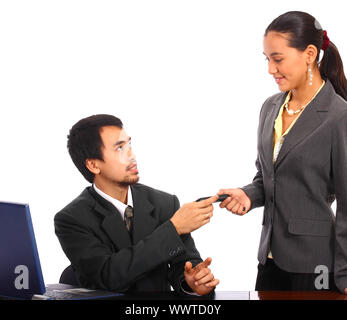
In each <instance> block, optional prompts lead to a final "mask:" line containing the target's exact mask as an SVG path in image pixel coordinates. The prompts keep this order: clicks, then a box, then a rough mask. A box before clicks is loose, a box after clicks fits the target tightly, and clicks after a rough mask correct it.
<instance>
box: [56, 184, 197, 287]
mask: <svg viewBox="0 0 347 320" xmlns="http://www.w3.org/2000/svg"><path fill="white" fill-rule="evenodd" d="M131 190H132V196H133V204H134V221H133V241H132V240H131V238H130V235H129V233H128V230H127V229H126V226H125V223H124V220H123V219H122V217H121V214H120V213H119V211H118V210H117V209H116V208H115V207H114V206H113V205H112V204H111V203H110V202H108V201H107V200H105V199H104V198H103V197H101V196H100V195H99V194H98V193H97V192H95V190H94V188H93V187H87V188H86V189H85V190H84V191H83V192H82V193H81V195H80V196H78V197H77V198H76V199H75V200H73V201H72V202H71V203H70V204H69V205H67V206H66V207H65V208H64V209H62V210H61V211H60V212H58V213H57V214H56V216H55V218H54V223H55V232H56V235H57V236H58V238H59V241H60V244H61V246H62V248H63V250H64V252H65V254H66V256H67V257H68V258H69V260H70V261H71V264H72V266H73V268H74V270H75V273H76V276H77V278H78V280H79V282H80V285H82V286H84V287H87V288H95V289H96V288H98V289H104V290H110V291H117V292H128V291H131V292H134V291H139V292H146V291H147V292H149V291H169V290H170V284H171V285H172V287H173V288H174V289H175V291H177V292H182V291H181V282H182V281H184V265H185V262H186V261H191V262H192V264H193V266H194V265H196V264H198V263H200V262H201V261H202V260H201V258H200V255H199V252H198V251H197V249H196V248H195V244H194V241H193V238H192V237H191V235H190V234H185V235H181V236H179V235H178V233H177V231H176V229H175V227H174V225H173V224H172V222H171V221H170V220H169V219H170V218H171V217H172V216H173V214H174V213H175V212H176V211H177V210H178V209H179V201H178V199H177V197H176V196H173V195H169V194H167V193H165V192H162V191H158V190H155V189H152V188H150V187H147V186H145V185H141V184H136V185H133V186H131Z"/></svg>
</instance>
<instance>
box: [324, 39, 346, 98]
mask: <svg viewBox="0 0 347 320" xmlns="http://www.w3.org/2000/svg"><path fill="white" fill-rule="evenodd" d="M319 71H320V73H321V76H322V78H324V79H329V81H330V82H331V84H332V85H333V87H334V89H335V91H336V93H337V94H339V95H340V96H341V97H342V98H343V99H345V100H346V101H347V80H346V76H345V73H344V71H343V63H342V59H341V56H340V54H339V51H338V50H337V48H336V46H335V45H334V44H333V43H332V42H331V41H330V43H329V46H328V48H327V49H326V50H324V56H323V59H322V61H321V62H320V65H319Z"/></svg>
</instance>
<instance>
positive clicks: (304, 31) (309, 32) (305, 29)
mask: <svg viewBox="0 0 347 320" xmlns="http://www.w3.org/2000/svg"><path fill="white" fill-rule="evenodd" d="M270 31H275V32H280V33H288V34H289V35H290V39H289V46H291V47H293V48H296V49H298V50H301V51H304V50H305V49H306V48H307V46H308V45H310V44H312V45H314V46H316V47H317V49H318V52H319V51H320V49H321V48H322V45H323V29H322V27H321V26H320V24H319V22H318V21H317V20H316V19H315V18H314V17H312V16H311V15H309V14H308V13H305V12H301V11H290V12H287V13H284V14H282V15H280V16H279V17H278V18H276V19H275V20H274V21H272V22H271V24H270V25H269V26H268V27H267V29H266V31H265V35H267V33H268V32H270ZM318 60H319V54H318V55H317V63H318ZM319 71H320V73H321V76H322V78H323V79H329V80H330V82H331V84H332V85H333V86H334V88H335V91H336V93H338V94H339V95H340V96H341V97H343V98H344V99H345V100H347V80H346V76H345V73H344V71H343V63H342V59H341V56H340V54H339V51H338V50H337V48H336V46H335V45H334V44H333V43H332V42H331V41H330V44H329V47H328V48H327V49H326V50H324V56H323V59H322V61H321V62H320V64H319Z"/></svg>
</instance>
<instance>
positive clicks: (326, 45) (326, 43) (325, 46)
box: [322, 30, 330, 50]
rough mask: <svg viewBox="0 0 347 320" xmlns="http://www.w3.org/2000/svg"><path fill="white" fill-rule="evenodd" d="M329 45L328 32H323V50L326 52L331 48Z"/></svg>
mask: <svg viewBox="0 0 347 320" xmlns="http://www.w3.org/2000/svg"><path fill="white" fill-rule="evenodd" d="M329 44H330V39H329V37H328V34H327V32H326V31H325V30H324V31H323V44H322V50H326V49H328V48H329Z"/></svg>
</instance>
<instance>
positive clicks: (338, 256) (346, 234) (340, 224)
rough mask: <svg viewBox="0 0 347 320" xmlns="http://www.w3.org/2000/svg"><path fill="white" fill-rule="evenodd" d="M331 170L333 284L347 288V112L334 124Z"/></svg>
mask: <svg viewBox="0 0 347 320" xmlns="http://www.w3.org/2000/svg"><path fill="white" fill-rule="evenodd" d="M334 125H335V127H334V130H333V132H334V134H333V137H332V141H333V142H332V170H333V178H334V187H335V195H336V224H335V265H334V275H335V283H336V286H337V287H338V289H339V290H340V291H341V292H344V290H345V288H347V112H344V114H343V115H342V116H341V117H339V119H337V120H336V121H335V123H334Z"/></svg>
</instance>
